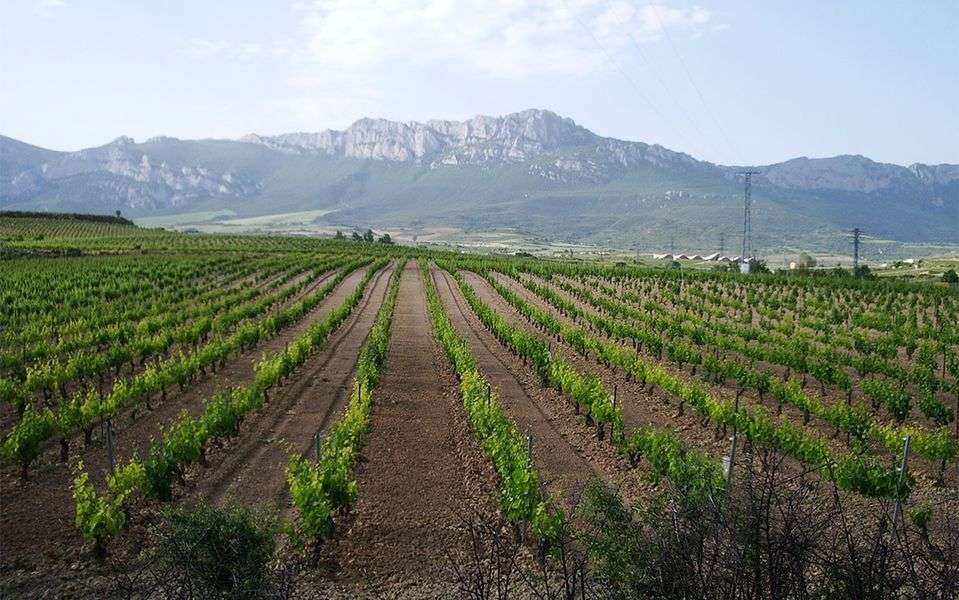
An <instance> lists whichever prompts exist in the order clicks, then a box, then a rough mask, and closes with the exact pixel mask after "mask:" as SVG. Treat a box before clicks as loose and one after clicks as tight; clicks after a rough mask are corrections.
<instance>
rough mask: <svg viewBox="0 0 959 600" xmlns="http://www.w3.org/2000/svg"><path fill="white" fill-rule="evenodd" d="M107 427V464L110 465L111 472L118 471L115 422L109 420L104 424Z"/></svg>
mask: <svg viewBox="0 0 959 600" xmlns="http://www.w3.org/2000/svg"><path fill="white" fill-rule="evenodd" d="M104 425H105V426H106V438H107V462H108V463H109V464H110V472H111V473H113V471H114V470H115V469H116V466H117V463H116V457H115V456H114V455H113V421H112V420H111V419H107V420H106V422H105V423H104Z"/></svg>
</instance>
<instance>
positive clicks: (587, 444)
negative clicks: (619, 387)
mask: <svg viewBox="0 0 959 600" xmlns="http://www.w3.org/2000/svg"><path fill="white" fill-rule="evenodd" d="M433 277H434V280H435V281H436V288H437V291H438V292H439V294H440V298H441V299H442V301H443V304H444V307H445V308H446V311H447V314H448V315H449V317H450V320H451V321H452V323H453V326H454V327H455V328H456V330H457V332H458V333H459V334H460V335H461V336H463V338H464V339H465V340H466V341H467V342H468V343H469V345H470V349H471V350H472V352H473V355H474V357H475V358H476V362H477V366H478V368H479V370H480V372H481V373H482V374H483V375H484V376H485V377H486V378H487V380H488V381H489V382H490V383H491V385H492V386H493V389H494V390H495V392H496V393H497V395H498V396H499V398H500V400H501V401H502V403H503V407H504V409H505V410H506V413H507V415H508V416H509V417H510V419H512V420H513V422H514V423H516V425H517V427H518V428H519V429H520V430H521V431H522V432H524V433H526V434H527V435H532V445H533V461H534V463H535V465H536V468H537V470H538V471H539V472H540V474H541V476H542V477H543V479H544V480H545V485H546V490H547V492H549V494H550V495H551V496H552V497H553V498H556V499H557V500H558V501H559V503H560V506H561V508H563V509H564V510H565V511H567V513H572V512H573V511H574V510H575V507H576V505H577V504H578V502H579V498H580V496H581V494H582V490H583V488H584V487H585V485H586V483H587V482H589V481H590V480H594V479H599V480H602V481H604V482H606V483H609V484H613V485H615V486H616V487H618V488H620V490H621V491H622V492H623V493H624V494H625V495H626V496H627V497H635V496H636V495H637V494H638V493H639V490H640V489H641V488H644V487H647V484H646V483H645V482H643V481H642V478H641V475H642V474H641V471H640V470H638V469H630V467H629V465H628V463H627V462H626V461H625V460H624V459H622V458H621V457H619V456H618V454H617V452H616V450H615V449H614V448H613V447H612V446H611V445H610V444H609V442H608V441H606V442H603V441H600V440H598V439H597V438H596V437H595V435H594V433H593V430H592V429H591V428H589V427H587V426H586V425H585V424H584V423H583V421H582V418H581V417H577V416H576V415H575V413H574V411H573V409H572V408H571V406H570V404H569V402H568V401H567V400H566V398H564V397H563V396H562V395H561V394H559V393H558V392H556V391H555V390H553V389H550V388H544V387H542V386H541V385H540V383H539V380H538V377H537V375H536V374H535V373H534V372H533V369H532V367H530V366H528V365H525V364H523V361H522V360H521V359H520V358H519V357H517V356H514V355H513V354H512V353H511V352H510V351H509V350H508V349H507V348H505V347H504V346H503V345H502V344H500V342H499V341H498V340H497V339H496V337H495V336H493V334H491V333H490V332H489V331H488V330H487V329H486V328H485V326H483V324H482V323H481V322H480V321H479V318H478V317H477V316H476V315H475V314H474V313H473V311H472V309H471V308H470V306H469V304H468V303H467V301H466V299H465V298H464V297H463V296H462V293H461V292H460V290H459V287H458V286H457V284H456V282H455V280H454V279H453V277H452V276H451V275H449V274H448V273H446V272H445V271H442V270H439V269H434V270H433ZM607 439H608V436H607Z"/></svg>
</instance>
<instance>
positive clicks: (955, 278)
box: [942, 269, 959, 284]
mask: <svg viewBox="0 0 959 600" xmlns="http://www.w3.org/2000/svg"><path fill="white" fill-rule="evenodd" d="M942 280H943V281H945V282H946V283H952V284H955V283H959V273H956V270H955V269H949V270H948V271H946V272H945V273H943V274H942Z"/></svg>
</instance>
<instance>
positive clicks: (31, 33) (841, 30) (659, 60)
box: [0, 0, 959, 165]
mask: <svg viewBox="0 0 959 600" xmlns="http://www.w3.org/2000/svg"><path fill="white" fill-rule="evenodd" d="M957 31H959V0H942V1H938V2H937V1H934V0H927V1H922V2H902V1H896V2H892V1H884V0H879V1H876V0H872V1H859V0H845V1H843V2H826V1H823V0H814V1H806V2H795V1H794V0H790V1H778V0H764V1H763V2H749V1H746V0H724V1H708V0H703V1H701V2H697V3H686V2H679V1H675V2H674V1H672V0H669V1H666V0H662V1H660V2H658V3H645V2H639V1H631V0H379V1H374V0H315V1H305V0H301V1H295V2H283V1H266V0H264V1H261V2H245V1H242V0H233V1H231V2H202V1H196V0H192V1H181V0H165V1H164V2H146V1H142V0H129V1H126V2H117V1H115V0H114V1H109V2H107V1H98V0H0V134H2V135H7V136H10V137H13V138H16V139H19V140H22V141H25V142H29V143H32V144H35V145H38V146H43V147H46V148H52V149H57V150H78V149H80V148H84V147H90V146H97V145H101V144H104V143H107V142H108V141H110V140H111V139H113V138H115V137H117V136H120V135H129V136H132V137H134V138H135V139H136V140H138V141H142V140H144V139H146V138H148V137H151V136H154V135H170V136H176V137H181V138H236V137H239V136H242V135H245V134H247V133H251V132H256V133H260V134H277V133H284V132H291V131H319V130H323V129H327V128H333V129H342V128H345V127H347V126H349V124H350V123H352V122H353V121H355V120H356V119H359V118H361V117H366V116H371V117H384V118H388V119H394V120H401V121H409V120H420V121H421V120H427V119H434V118H445V119H464V118H469V117H472V116H475V115H477V114H487V115H501V114H506V113H510V112H516V111H520V110H523V109H526V108H545V109H549V110H552V111H554V112H556V113H558V114H560V115H562V116H565V117H570V118H572V119H573V120H574V121H576V122H577V123H579V124H580V125H583V126H584V127H587V128H589V129H591V130H592V131H594V132H596V133H598V134H600V135H605V136H610V137H616V138H620V139H626V140H636V141H644V142H648V143H658V144H661V145H663V146H666V147H668V148H671V149H674V150H679V151H683V152H687V153H689V154H691V155H693V156H695V157H696V158H699V159H705V160H709V161H712V162H716V163H721V164H768V163H773V162H779V161H783V160H787V159H789V158H794V157H797V156H810V157H821V156H833V155H837V154H863V155H866V156H868V157H870V158H872V159H874V160H878V161H882V162H891V163H897V164H903V165H908V164H911V163H914V162H925V163H942V162H951V163H959V35H957V33H956V32H957Z"/></svg>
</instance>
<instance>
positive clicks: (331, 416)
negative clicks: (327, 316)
mask: <svg viewBox="0 0 959 600" xmlns="http://www.w3.org/2000/svg"><path fill="white" fill-rule="evenodd" d="M391 273H392V269H389V268H388V269H384V270H382V271H380V272H379V273H377V274H376V276H375V279H374V280H373V281H371V282H370V285H368V286H367V289H366V292H365V294H364V297H363V300H362V301H361V302H360V304H359V305H358V306H357V307H356V308H355V309H354V310H353V313H352V314H351V315H350V317H349V318H348V319H347V320H346V322H345V323H343V324H341V325H340V327H339V328H337V330H336V331H335V332H334V333H333V334H332V335H331V336H330V338H329V339H328V340H327V343H326V344H325V345H324V347H323V348H321V349H320V351H318V352H316V353H315V354H313V355H312V356H311V357H310V358H309V359H308V360H307V361H306V363H305V364H303V365H302V366H301V367H300V368H299V369H297V372H296V373H294V375H293V380H292V382H291V383H287V384H284V385H283V386H282V388H281V391H280V392H279V393H276V394H274V396H273V397H272V398H271V399H270V400H269V402H268V403H267V404H266V406H264V408H263V409H262V410H261V411H260V412H259V413H258V414H256V415H252V416H251V418H249V419H247V420H245V421H244V423H243V426H242V427H241V433H240V436H239V437H238V438H237V441H236V442H235V443H231V444H229V445H228V446H225V447H223V448H221V449H220V450H219V451H214V452H211V453H210V455H209V458H210V460H209V462H210V468H207V469H204V468H203V467H196V468H195V469H193V472H192V473H191V474H190V476H189V477H188V481H193V482H195V485H196V487H195V489H194V490H192V493H191V495H193V496H197V497H205V498H206V499H207V500H209V501H211V502H214V503H218V504H223V503H225V502H237V503H240V504H243V505H245V506H254V505H259V506H264V507H266V508H271V509H274V510H279V511H281V512H285V511H287V510H288V509H289V508H290V498H289V493H288V488H287V483H286V466H287V464H288V463H289V460H290V456H291V455H292V454H294V453H296V454H301V455H302V454H305V453H307V452H309V451H310V450H311V448H312V441H313V436H314V434H316V433H317V432H318V431H319V432H326V431H327V430H328V429H329V426H330V425H331V424H332V423H333V422H335V419H336V417H337V416H339V414H340V413H342V412H343V408H344V407H345V406H346V402H347V401H348V400H349V396H350V390H351V388H352V385H351V383H352V376H353V374H354V372H355V371H356V361H357V358H358V357H359V352H360V348H361V347H362V346H363V344H364V343H365V342H366V340H367V338H368V337H369V332H370V328H371V327H372V325H373V322H374V320H375V319H376V313H377V311H378V310H379V308H380V306H381V305H382V303H383V299H384V298H385V296H386V291H387V289H388V287H389V278H390V274H391Z"/></svg>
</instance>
